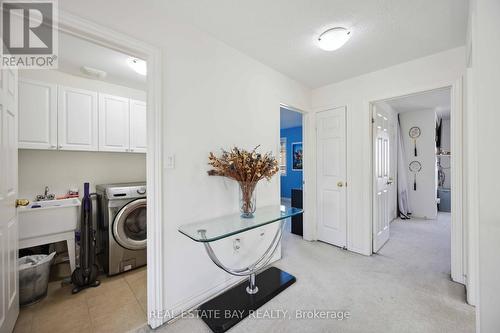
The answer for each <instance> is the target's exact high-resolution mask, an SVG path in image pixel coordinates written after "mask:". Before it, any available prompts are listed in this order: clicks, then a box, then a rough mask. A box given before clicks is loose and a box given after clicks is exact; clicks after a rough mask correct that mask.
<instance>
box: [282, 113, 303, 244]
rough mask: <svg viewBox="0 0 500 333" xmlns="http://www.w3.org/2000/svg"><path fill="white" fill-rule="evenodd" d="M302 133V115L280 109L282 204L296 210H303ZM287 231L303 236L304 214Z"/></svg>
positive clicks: (293, 221) (295, 218) (295, 217)
mask: <svg viewBox="0 0 500 333" xmlns="http://www.w3.org/2000/svg"><path fill="white" fill-rule="evenodd" d="M303 133H304V127H303V114H302V112H300V111H298V110H296V109H293V108H291V107H288V106H284V105H282V106H280V149H279V164H280V165H279V167H280V197H281V204H282V205H285V206H291V207H295V208H304V206H303V196H304V195H303V183H304V177H303V172H304V144H303ZM287 222H288V221H287ZM287 230H288V231H289V232H291V233H292V234H295V235H298V236H303V217H302V214H301V215H299V216H294V217H292V218H291V221H290V223H289V224H288V225H287Z"/></svg>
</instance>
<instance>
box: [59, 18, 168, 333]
mask: <svg viewBox="0 0 500 333" xmlns="http://www.w3.org/2000/svg"><path fill="white" fill-rule="evenodd" d="M59 30H60V31H62V32H66V33H69V34H72V35H74V36H77V37H80V38H83V39H86V40H88V41H91V42H93V43H96V44H99V45H102V46H104V47H108V48H111V49H114V50H117V51H119V52H123V53H126V54H130V55H132V56H135V57H138V58H142V59H145V60H146V61H147V63H148V76H147V87H148V91H147V105H148V108H147V130H148V139H147V142H148V148H147V157H146V160H147V188H148V197H147V204H148V216H147V228H148V259H147V263H148V266H147V286H148V287H147V288H148V291H147V297H148V324H149V325H150V326H151V327H152V328H156V327H158V326H160V325H162V324H163V322H164V319H163V316H161V313H162V310H163V304H164V295H163V294H164V290H163V272H164V261H163V253H162V244H163V230H162V217H163V214H162V213H163V210H162V207H163V206H162V184H163V179H162V147H163V142H162V138H163V122H162V118H163V117H162V78H161V76H162V66H161V51H160V50H159V49H158V48H156V47H154V46H152V45H149V44H146V43H144V42H142V41H139V40H136V39H134V38H131V37H129V36H127V35H124V34H121V33H118V32H116V31H113V30H111V29H108V28H106V27H103V26H101V25H98V24H96V23H93V22H90V21H87V20H85V19H82V18H80V17H77V16H75V15H72V14H69V13H67V12H64V11H59Z"/></svg>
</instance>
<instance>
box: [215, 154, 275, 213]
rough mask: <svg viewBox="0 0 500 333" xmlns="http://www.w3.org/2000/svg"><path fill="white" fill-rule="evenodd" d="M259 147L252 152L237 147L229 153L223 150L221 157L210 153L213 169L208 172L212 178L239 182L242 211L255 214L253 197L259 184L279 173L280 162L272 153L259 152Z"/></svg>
mask: <svg viewBox="0 0 500 333" xmlns="http://www.w3.org/2000/svg"><path fill="white" fill-rule="evenodd" d="M258 148H259V146H257V147H255V148H254V149H253V150H252V151H247V150H244V149H239V148H237V147H234V148H232V149H231V150H229V151H227V150H224V149H222V154H221V156H220V157H217V156H215V154H214V153H210V154H209V156H208V164H209V165H211V166H212V167H213V169H212V170H209V171H208V174H209V175H210V176H222V177H227V178H230V179H233V180H235V181H237V182H238V183H239V185H240V188H241V191H242V199H243V205H242V211H243V212H244V213H248V212H254V211H255V207H253V202H252V195H253V192H254V190H255V187H256V185H257V183H258V182H259V181H260V180H262V179H267V180H268V181H269V180H271V178H272V176H274V175H275V174H276V173H277V172H278V171H279V167H278V161H277V160H276V158H275V157H274V156H273V155H272V154H271V153H266V154H261V153H258V152H257V149H258Z"/></svg>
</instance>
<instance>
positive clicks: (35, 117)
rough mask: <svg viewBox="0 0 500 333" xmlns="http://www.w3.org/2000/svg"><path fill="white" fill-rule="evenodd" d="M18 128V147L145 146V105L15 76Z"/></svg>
mask: <svg viewBox="0 0 500 333" xmlns="http://www.w3.org/2000/svg"><path fill="white" fill-rule="evenodd" d="M2 79H4V78H3V77H1V76H0V85H1V84H2V83H3V80H2ZM7 83H8V82H7ZM18 126H19V136H18V137H19V139H18V142H19V148H24V149H53V150H82V151H108V152H127V153H129V152H130V153H145V152H146V150H147V149H146V147H147V126H146V103H145V102H142V101H139V100H134V99H130V98H127V97H119V96H113V95H108V94H101V93H99V92H98V91H91V90H84V89H79V88H73V87H68V86H63V85H57V84H51V83H45V82H40V81H34V80H28V79H19V125H18Z"/></svg>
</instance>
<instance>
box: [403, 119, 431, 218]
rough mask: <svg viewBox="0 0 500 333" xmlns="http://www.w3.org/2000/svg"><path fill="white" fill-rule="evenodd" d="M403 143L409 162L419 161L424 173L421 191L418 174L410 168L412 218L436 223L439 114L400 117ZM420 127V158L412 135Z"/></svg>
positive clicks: (418, 146)
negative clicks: (437, 125) (414, 186)
mask: <svg viewBox="0 0 500 333" xmlns="http://www.w3.org/2000/svg"><path fill="white" fill-rule="evenodd" d="M399 119H400V121H401V131H402V132H403V143H404V146H405V153H406V161H408V164H409V163H411V162H412V161H418V162H420V164H421V165H422V170H421V171H420V172H419V173H417V175H416V180H417V190H416V191H415V190H414V188H413V182H414V174H413V173H412V172H410V169H409V168H408V167H407V168H406V170H407V179H408V189H409V193H408V196H409V200H410V207H411V209H412V216H413V217H419V218H429V219H435V218H436V217H437V205H436V188H437V183H436V112H435V111H434V110H421V111H412V112H404V113H400V114H399ZM414 126H417V127H419V128H420V130H421V134H420V137H419V138H418V139H417V157H415V145H414V141H413V139H411V138H410V136H409V135H408V133H409V131H410V128H412V127H414Z"/></svg>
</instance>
